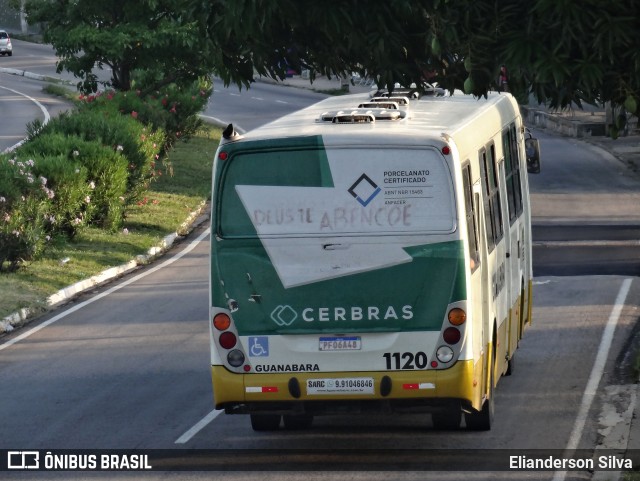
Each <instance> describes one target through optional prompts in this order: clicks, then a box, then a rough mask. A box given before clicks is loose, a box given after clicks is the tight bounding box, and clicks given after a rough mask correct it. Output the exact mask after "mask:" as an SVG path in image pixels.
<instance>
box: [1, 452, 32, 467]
mask: <svg viewBox="0 0 640 481" xmlns="http://www.w3.org/2000/svg"><path fill="white" fill-rule="evenodd" d="M7 468H9V469H40V453H39V452H38V451H9V452H7Z"/></svg>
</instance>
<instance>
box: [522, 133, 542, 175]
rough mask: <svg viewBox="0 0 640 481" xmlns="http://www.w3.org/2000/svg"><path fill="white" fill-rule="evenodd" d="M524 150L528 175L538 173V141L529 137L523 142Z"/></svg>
mask: <svg viewBox="0 0 640 481" xmlns="http://www.w3.org/2000/svg"><path fill="white" fill-rule="evenodd" d="M524 149H525V152H526V154H527V172H529V173H530V174H539V173H540V142H539V141H538V139H534V138H533V137H529V138H528V139H525V140H524Z"/></svg>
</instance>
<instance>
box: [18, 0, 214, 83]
mask: <svg viewBox="0 0 640 481" xmlns="http://www.w3.org/2000/svg"><path fill="white" fill-rule="evenodd" d="M189 4H190V2H189V1H186V0H137V1H128V0H111V1H109V2H99V1H95V0H53V1H52V0H28V3H27V5H26V11H27V16H28V20H29V22H30V23H34V22H45V23H46V26H47V27H46V30H45V36H44V38H45V41H47V42H50V43H51V44H52V45H53V46H54V48H55V50H56V53H57V55H58V56H59V57H60V60H59V62H58V65H57V69H58V72H61V71H62V70H68V71H70V72H73V73H74V74H75V75H76V76H77V77H79V78H80V79H81V80H82V81H81V82H80V83H79V84H78V87H79V89H80V90H81V91H83V92H84V93H91V92H95V91H96V90H97V88H98V81H97V76H96V74H95V72H94V69H95V68H96V67H97V68H104V67H108V68H110V69H111V72H112V77H111V82H110V84H111V86H112V87H113V88H115V89H117V90H130V89H131V88H132V81H133V78H134V75H135V74H136V73H140V72H144V74H145V78H146V80H147V81H148V82H150V83H149V84H147V85H145V86H144V87H145V88H147V87H148V88H150V89H155V88H158V87H160V86H161V85H164V84H170V83H176V84H190V83H192V82H193V81H194V80H196V79H197V78H198V77H200V76H203V75H207V74H209V73H210V72H211V65H210V64H209V63H207V61H206V59H207V58H209V54H208V53H207V45H209V43H210V42H207V41H206V40H205V39H204V36H203V33H204V32H202V31H200V30H199V24H198V22H197V21H196V20H193V19H192V18H191V17H189V16H188V15H184V14H183V12H187V11H188V10H189ZM203 60H204V61H203Z"/></svg>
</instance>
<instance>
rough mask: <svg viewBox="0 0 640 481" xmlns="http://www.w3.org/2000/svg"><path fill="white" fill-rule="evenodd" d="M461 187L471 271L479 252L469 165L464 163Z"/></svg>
mask: <svg viewBox="0 0 640 481" xmlns="http://www.w3.org/2000/svg"><path fill="white" fill-rule="evenodd" d="M462 189H463V190H464V205H465V215H466V219H467V242H468V245H469V261H470V267H471V272H474V271H475V270H476V269H477V268H478V266H479V265H480V252H479V251H478V228H477V224H476V215H475V209H474V205H473V192H472V187H471V166H469V165H466V166H465V167H464V169H463V170H462Z"/></svg>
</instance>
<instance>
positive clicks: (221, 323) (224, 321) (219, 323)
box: [213, 313, 231, 331]
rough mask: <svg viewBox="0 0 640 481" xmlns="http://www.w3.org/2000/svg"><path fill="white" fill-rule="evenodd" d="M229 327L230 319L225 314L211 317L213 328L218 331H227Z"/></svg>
mask: <svg viewBox="0 0 640 481" xmlns="http://www.w3.org/2000/svg"><path fill="white" fill-rule="evenodd" d="M230 325H231V318H230V317H229V316H228V315H227V314H225V313H220V314H216V315H215V316H214V317H213V326H214V327H215V328H216V329H217V330H218V331H226V330H227V329H229V326H230Z"/></svg>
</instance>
